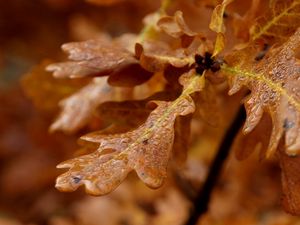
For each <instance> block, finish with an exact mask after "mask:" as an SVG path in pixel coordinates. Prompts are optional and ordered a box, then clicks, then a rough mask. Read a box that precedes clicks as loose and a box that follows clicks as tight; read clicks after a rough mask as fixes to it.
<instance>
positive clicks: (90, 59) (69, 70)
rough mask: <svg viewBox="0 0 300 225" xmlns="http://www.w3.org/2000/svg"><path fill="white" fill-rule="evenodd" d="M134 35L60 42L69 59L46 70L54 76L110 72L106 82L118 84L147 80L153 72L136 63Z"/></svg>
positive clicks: (97, 74)
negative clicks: (62, 43)
mask: <svg viewBox="0 0 300 225" xmlns="http://www.w3.org/2000/svg"><path fill="white" fill-rule="evenodd" d="M136 38H137V37H136V36H135V35H130V34H124V35H122V36H120V37H119V38H116V39H113V40H110V39H108V38H104V37H103V38H99V39H93V40H88V41H83V42H72V43H67V44H64V45H63V46H62V49H63V50H64V51H65V52H67V53H68V54H69V59H70V61H67V62H62V63H55V64H51V65H49V66H48V67H47V70H48V71H51V72H53V74H54V76H55V77H57V78H64V77H70V78H77V77H85V76H105V75H110V76H111V77H110V79H109V82H110V83H112V84H118V85H119V86H130V85H131V86H132V85H137V84H141V83H143V82H145V81H147V80H148V79H149V78H150V77H151V76H152V73H149V72H148V71H145V70H144V69H142V68H141V67H140V66H139V62H138V60H137V59H136V58H135V56H134V54H133V44H134V42H135V40H136Z"/></svg>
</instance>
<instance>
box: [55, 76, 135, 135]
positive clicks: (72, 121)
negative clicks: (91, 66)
mask: <svg viewBox="0 0 300 225" xmlns="http://www.w3.org/2000/svg"><path fill="white" fill-rule="evenodd" d="M130 93H131V90H130V89H129V88H116V87H111V86H109V85H108V84H107V78H106V77H98V78H94V79H93V80H92V81H91V82H90V83H89V84H88V85H86V86H84V87H83V88H82V89H80V90H79V91H78V92H76V93H74V94H73V95H71V96H69V97H67V98H65V99H63V100H61V101H60V102H59V105H60V107H61V108H62V110H61V112H60V115H59V116H58V118H57V119H56V120H55V122H54V123H52V125H51V127H50V131H56V130H63V131H65V132H68V133H71V132H74V131H77V130H79V129H80V128H82V127H84V126H85V125H86V124H87V123H88V122H89V121H90V120H91V118H92V117H93V115H94V114H95V111H96V108H97V107H98V106H99V105H100V104H101V103H103V102H106V101H112V100H118V96H121V99H120V100H127V99H130Z"/></svg>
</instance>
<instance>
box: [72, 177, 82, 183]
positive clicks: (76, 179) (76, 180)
mask: <svg viewBox="0 0 300 225" xmlns="http://www.w3.org/2000/svg"><path fill="white" fill-rule="evenodd" d="M72 179H73V181H74V183H75V184H78V183H79V182H80V181H81V179H82V178H81V177H79V176H75V177H72Z"/></svg>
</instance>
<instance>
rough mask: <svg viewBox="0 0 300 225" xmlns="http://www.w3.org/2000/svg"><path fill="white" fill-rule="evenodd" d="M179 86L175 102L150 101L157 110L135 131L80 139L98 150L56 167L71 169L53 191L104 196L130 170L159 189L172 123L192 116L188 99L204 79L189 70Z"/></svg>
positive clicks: (172, 127) (165, 167)
mask: <svg viewBox="0 0 300 225" xmlns="http://www.w3.org/2000/svg"><path fill="white" fill-rule="evenodd" d="M180 83H181V84H182V85H183V86H184V88H183V92H182V94H181V95H180V96H179V97H178V98H177V99H176V100H174V101H153V103H154V104H156V105H157V108H155V109H154V110H153V111H152V112H151V113H150V115H149V117H148V119H147V120H146V122H145V123H144V124H142V125H141V126H140V127H138V128H137V129H135V130H133V131H129V132H127V133H122V134H114V135H104V136H103V135H98V134H97V133H92V134H89V135H86V136H83V137H82V139H83V140H84V141H87V142H94V143H99V148H98V149H97V150H96V151H95V152H94V153H92V154H89V155H84V156H81V157H78V158H75V159H71V160H68V161H66V162H63V163H61V164H60V165H58V167H59V168H70V169H69V171H68V172H66V173H64V174H62V175H61V176H59V177H58V178H57V182H56V187H57V188H58V189H60V190H62V191H74V190H76V189H77V188H78V187H79V186H81V185H85V188H86V191H87V192H88V193H90V194H93V195H103V194H107V193H109V192H111V191H112V190H114V189H115V188H116V187H117V186H118V185H119V184H120V183H121V182H122V181H123V180H124V179H125V178H126V176H127V174H128V173H129V172H131V171H132V170H135V171H136V172H137V174H138V176H139V178H140V179H141V180H142V181H143V182H144V183H145V184H147V185H148V186H149V187H152V188H158V187H160V186H161V185H162V182H163V180H164V178H165V177H166V175H167V165H168V161H169V159H170V156H171V150H172V145H173V141H174V122H175V119H176V118H177V117H178V116H184V115H188V114H190V113H193V112H194V110H195V105H194V102H193V100H192V98H191V97H190V95H191V94H192V93H194V92H197V91H201V90H202V88H203V86H204V76H202V77H200V76H196V75H195V71H194V70H191V71H190V72H189V73H186V74H183V75H182V76H181V78H180Z"/></svg>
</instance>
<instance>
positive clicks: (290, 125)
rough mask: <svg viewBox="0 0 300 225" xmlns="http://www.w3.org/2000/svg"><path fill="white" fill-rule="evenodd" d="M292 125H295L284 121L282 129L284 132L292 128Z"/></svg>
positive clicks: (286, 120)
mask: <svg viewBox="0 0 300 225" xmlns="http://www.w3.org/2000/svg"><path fill="white" fill-rule="evenodd" d="M294 125H295V123H294V122H292V121H289V120H288V119H285V120H284V122H283V128H284V129H286V130H287V129H290V128H292V127H293V126H294Z"/></svg>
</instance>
